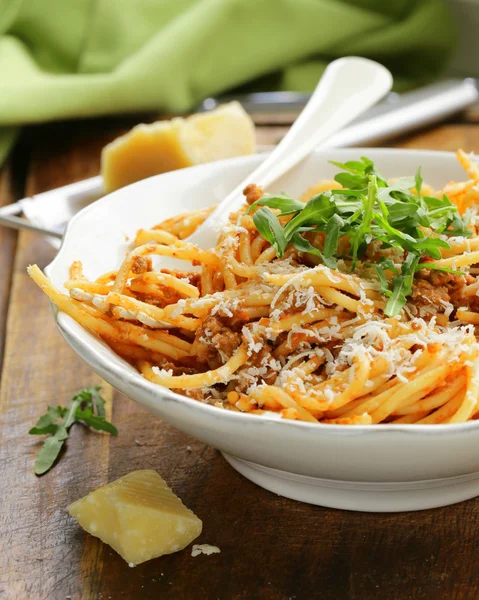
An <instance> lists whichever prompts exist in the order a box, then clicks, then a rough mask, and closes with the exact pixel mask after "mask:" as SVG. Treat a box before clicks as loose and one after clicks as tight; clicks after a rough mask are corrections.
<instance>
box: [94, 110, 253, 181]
mask: <svg viewBox="0 0 479 600" xmlns="http://www.w3.org/2000/svg"><path fill="white" fill-rule="evenodd" d="M254 151H255V131H254V123H253V121H252V120H251V118H250V117H249V116H248V115H247V113H246V112H245V111H244V110H243V108H242V106H241V104H239V103H238V102H230V103H229V104H224V105H223V106H219V107H218V108H216V109H215V110H212V111H209V112H206V113H199V114H197V115H192V116H191V117H187V118H186V119H182V118H180V117H177V118H175V119H172V120H171V121H158V122H156V123H152V124H151V125H144V124H141V125H137V126H136V127H134V128H133V129H132V130H131V131H130V132H129V133H127V134H126V135H123V136H122V137H119V138H117V139H116V140H114V141H113V142H112V143H111V144H108V145H107V146H105V148H103V152H102V156H101V171H102V175H103V182H104V188H105V191H106V192H107V193H109V192H112V191H114V190H116V189H118V188H121V187H123V186H125V185H128V184H130V183H133V182H135V181H139V180H140V179H145V178H146V177H151V176H152V175H158V174H159V173H165V172H166V171H173V170H175V169H181V168H183V167H190V166H192V165H198V164H201V163H206V162H211V161H213V160H219V159H222V158H230V157H233V156H243V155H246V154H253V152H254Z"/></svg>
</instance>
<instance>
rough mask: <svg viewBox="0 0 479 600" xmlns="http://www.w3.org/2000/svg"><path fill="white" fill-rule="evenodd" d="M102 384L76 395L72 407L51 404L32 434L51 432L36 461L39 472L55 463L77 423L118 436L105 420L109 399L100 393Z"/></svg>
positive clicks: (32, 430)
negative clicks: (105, 398)
mask: <svg viewBox="0 0 479 600" xmlns="http://www.w3.org/2000/svg"><path fill="white" fill-rule="evenodd" d="M100 389H101V388H99V387H87V388H84V389H83V390H80V391H79V392H78V393H77V394H75V396H73V398H72V401H71V403H70V406H68V407H64V406H49V407H48V409H47V412H46V413H45V414H44V415H43V416H41V417H40V418H39V419H38V421H37V424H36V425H35V427H32V429H30V431H29V432H28V433H29V434H31V435H50V436H51V437H48V438H47V439H46V440H45V442H44V443H43V446H42V448H41V449H40V452H39V453H38V455H37V459H36V461H35V474H36V475H43V473H46V472H47V471H49V470H50V469H51V468H52V466H53V464H54V463H55V461H56V459H57V458H58V455H59V454H60V450H61V449H62V447H63V444H64V443H65V441H66V440H67V439H68V435H69V429H70V427H71V426H72V425H73V424H74V423H81V424H82V425H86V426H87V427H91V428H92V429H97V430H98V431H106V432H107V433H111V434H112V435H118V430H117V428H116V427H115V426H114V425H112V424H111V423H109V422H108V421H107V420H106V419H105V400H104V399H103V398H102V397H101V396H100V394H99V391H100Z"/></svg>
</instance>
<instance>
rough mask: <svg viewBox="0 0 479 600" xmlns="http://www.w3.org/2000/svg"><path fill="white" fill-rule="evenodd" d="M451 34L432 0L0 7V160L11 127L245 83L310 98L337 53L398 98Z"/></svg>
mask: <svg viewBox="0 0 479 600" xmlns="http://www.w3.org/2000/svg"><path fill="white" fill-rule="evenodd" d="M454 37H455V35H454V28H453V26H452V18H451V15H450V13H449V12H448V9H447V7H446V5H445V3H444V1H443V0H0V162H1V160H2V158H3V157H4V156H5V155H6V153H7V151H8V148H9V146H10V145H11V144H12V143H13V140H14V137H15V136H14V133H15V128H16V127H17V126H19V125H23V124H26V123H37V122H42V121H50V120H54V119H65V118H72V117H83V116H92V115H105V114H114V113H124V112H128V111H151V110H158V111H163V112H167V113H181V112H184V111H188V110H191V109H192V108H194V107H195V105H196V104H197V103H198V102H200V101H201V100H202V99H204V98H205V97H207V96H210V95H213V94H220V93H222V92H225V91H227V90H231V89H233V88H236V87H238V86H242V85H244V84H246V83H247V82H251V81H252V80H255V86H256V89H257V88H258V87H261V86H262V87H263V88H266V89H272V88H274V89H287V90H311V89H313V88H314V86H315V85H316V83H317V81H318V79H319V77H320V76H321V73H322V72H323V70H324V68H325V65H326V64H327V62H328V61H329V60H332V59H334V58H336V57H339V56H344V55H361V56H367V57H370V58H373V59H375V60H378V61H380V62H382V63H383V64H385V65H386V66H388V67H389V68H390V69H391V71H392V72H393V74H394V76H395V81H396V89H398V88H399V89H404V88H406V87H410V86H413V85H417V84H420V83H423V82H425V81H427V80H430V79H432V78H434V77H435V76H437V74H438V73H439V72H440V71H441V69H442V68H443V66H444V64H445V62H446V60H447V58H448V56H449V54H450V52H451V49H452V48H453V45H454ZM261 78H263V79H261ZM2 128H3V129H2Z"/></svg>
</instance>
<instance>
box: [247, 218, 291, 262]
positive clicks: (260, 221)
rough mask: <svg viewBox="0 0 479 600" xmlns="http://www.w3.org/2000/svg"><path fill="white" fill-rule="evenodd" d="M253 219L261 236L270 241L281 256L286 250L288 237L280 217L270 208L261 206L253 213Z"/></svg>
mask: <svg viewBox="0 0 479 600" xmlns="http://www.w3.org/2000/svg"><path fill="white" fill-rule="evenodd" d="M253 221H254V224H255V225H256V229H257V230H258V231H259V233H260V235H261V237H263V238H264V239H265V240H266V241H267V242H269V243H270V244H271V245H272V246H273V248H274V249H275V250H276V253H277V255H278V256H279V258H281V257H282V256H283V254H284V251H285V250H286V246H287V243H286V238H285V235H284V232H283V228H282V226H281V223H280V222H279V220H278V217H277V216H276V215H275V214H274V213H273V212H271V211H270V210H269V209H268V208H265V207H261V208H260V209H259V210H257V211H256V212H255V213H254V215H253Z"/></svg>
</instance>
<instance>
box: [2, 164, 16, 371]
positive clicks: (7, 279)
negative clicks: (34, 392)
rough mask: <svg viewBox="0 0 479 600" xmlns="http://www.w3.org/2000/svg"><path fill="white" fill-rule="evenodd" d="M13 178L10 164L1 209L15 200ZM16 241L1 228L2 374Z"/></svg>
mask: <svg viewBox="0 0 479 600" xmlns="http://www.w3.org/2000/svg"><path fill="white" fill-rule="evenodd" d="M12 178H13V174H12V166H11V163H10V162H8V163H7V164H6V165H5V166H4V167H3V169H2V170H1V171H0V207H1V206H5V205H6V204H10V202H13V200H14V194H13V189H12ZM16 241H17V232H16V231H14V230H13V229H8V228H7V227H2V226H0V282H1V285H0V372H1V369H2V363H3V350H4V344H5V332H6V325H7V313H8V301H9V295H10V284H11V280H12V270H13V261H14V257H15V245H16Z"/></svg>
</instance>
